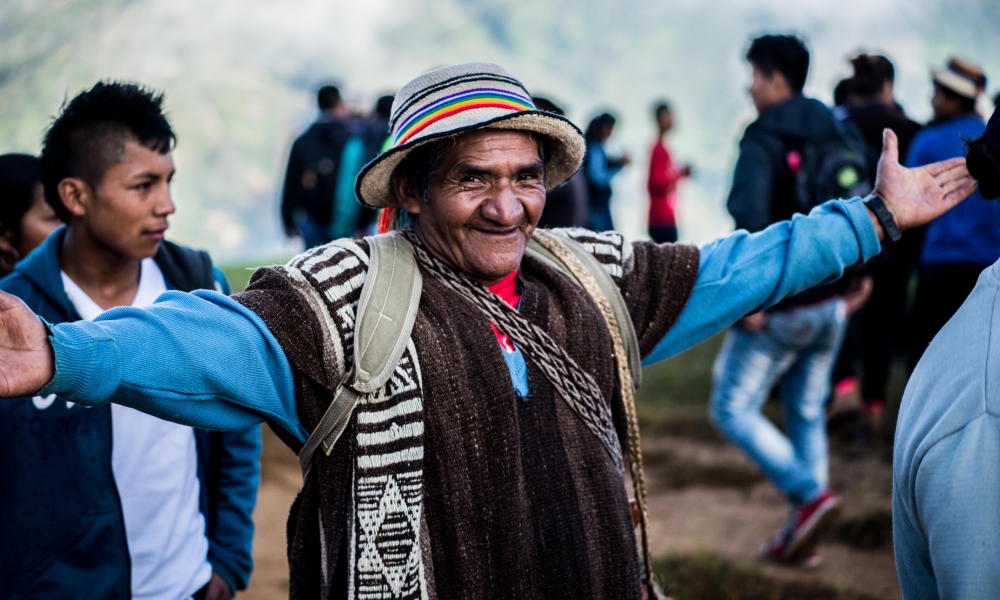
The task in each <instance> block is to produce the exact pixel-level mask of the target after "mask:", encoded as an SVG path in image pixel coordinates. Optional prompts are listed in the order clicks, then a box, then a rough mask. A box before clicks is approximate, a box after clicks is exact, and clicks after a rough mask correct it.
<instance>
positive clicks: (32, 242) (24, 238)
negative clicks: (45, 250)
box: [16, 183, 63, 257]
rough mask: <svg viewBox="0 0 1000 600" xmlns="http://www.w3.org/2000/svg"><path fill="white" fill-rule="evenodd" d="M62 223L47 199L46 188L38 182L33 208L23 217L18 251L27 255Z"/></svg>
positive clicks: (17, 245) (32, 203) (33, 198)
mask: <svg viewBox="0 0 1000 600" xmlns="http://www.w3.org/2000/svg"><path fill="white" fill-rule="evenodd" d="M62 224H63V223H62V221H60V220H59V217H58V216H56V211H54V210H53V209H52V207H51V206H49V203H48V202H46V201H45V188H44V187H42V184H40V183H38V184H36V185H35V191H34V194H33V195H32V200H31V208H29V209H28V211H27V212H25V213H24V216H23V217H21V235H20V236H19V238H18V240H17V244H16V248H17V251H18V252H19V253H20V255H21V256H22V257H24V256H27V255H28V253H29V252H31V251H32V250H34V249H35V248H37V247H38V246H40V245H41V244H42V242H44V241H45V238H47V237H49V234H50V233H52V232H53V231H55V230H56V229H58V228H59V226H60V225H62Z"/></svg>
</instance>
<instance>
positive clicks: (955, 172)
mask: <svg viewBox="0 0 1000 600" xmlns="http://www.w3.org/2000/svg"><path fill="white" fill-rule="evenodd" d="M975 190H976V180H975V179H973V178H972V176H971V175H969V170H968V169H967V168H966V167H965V159H964V158H952V159H950V160H945V161H941V162H936V163H932V164H929V165H925V166H923V167H918V168H914V169H907V168H906V167H904V166H902V165H900V164H899V140H898V139H897V138H896V134H895V133H893V131H892V130H891V129H885V130H884V131H883V132H882V157H881V158H880V159H879V161H878V171H877V174H876V176H875V193H876V194H878V196H879V197H880V198H882V200H883V202H885V204H886V207H887V208H888V209H889V211H890V212H891V213H892V214H893V217H894V218H895V220H896V225H897V226H898V227H899V229H900V230H906V229H911V228H913V227H918V226H920V225H923V224H925V223H929V222H931V221H933V220H934V219H936V218H938V217H940V216H941V215H943V214H944V213H946V212H948V211H949V210H951V209H952V208H954V207H955V206H956V205H957V204H958V203H959V202H961V201H962V200H965V199H966V198H968V197H969V195H970V194H971V193H972V192H974V191H975ZM873 220H874V216H873ZM876 223H877V220H876ZM876 229H878V230H879V232H880V236H881V235H882V233H883V232H882V228H881V226H880V225H876Z"/></svg>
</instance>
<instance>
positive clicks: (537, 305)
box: [0, 63, 974, 600]
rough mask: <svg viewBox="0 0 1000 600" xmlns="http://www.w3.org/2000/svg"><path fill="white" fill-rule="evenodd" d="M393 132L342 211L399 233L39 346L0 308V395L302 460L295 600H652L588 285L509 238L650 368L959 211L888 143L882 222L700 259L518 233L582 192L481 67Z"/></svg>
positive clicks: (311, 256)
mask: <svg viewBox="0 0 1000 600" xmlns="http://www.w3.org/2000/svg"><path fill="white" fill-rule="evenodd" d="M392 131H393V147H392V148H391V149H390V150H388V151H386V152H385V153H383V154H382V155H380V156H379V157H377V158H376V159H375V160H373V161H372V162H371V163H369V164H368V165H367V166H366V167H365V169H364V170H363V171H362V173H361V175H360V176H359V177H358V183H357V191H358V197H359V198H360V199H361V200H362V201H363V202H365V203H366V204H368V205H369V206H372V207H377V208H383V209H387V210H389V211H400V210H402V211H405V212H406V213H407V214H408V216H409V219H410V221H411V223H412V228H405V229H403V230H402V231H399V232H395V233H392V234H390V235H391V236H394V237H390V238H385V237H383V238H378V239H373V238H370V239H366V240H337V241H334V242H332V243H331V244H328V245H325V246H321V247H319V248H316V249H313V250H311V251H309V252H306V253H305V254H302V255H300V256H298V257H296V258H294V259H292V261H291V262H289V263H288V264H287V265H285V266H283V267H268V268H264V269H260V270H259V271H258V272H257V273H256V274H255V275H254V278H253V279H252V281H251V283H250V286H249V287H248V288H247V291H246V292H244V293H242V294H239V295H237V296H235V297H234V298H227V297H225V296H223V295H221V294H217V293H213V292H204V291H199V292H194V293H193V294H179V293H168V294H165V295H164V296H162V297H161V298H160V299H159V301H158V302H157V303H156V304H155V305H153V306H151V307H149V308H147V309H144V310H139V309H118V310H116V311H113V312H109V313H108V314H106V315H103V316H102V317H101V318H99V319H97V320H95V321H94V322H80V323H63V324H59V325H55V326H52V327H50V328H46V326H45V324H44V323H43V322H42V321H40V320H39V319H38V318H37V317H35V315H33V314H31V312H30V310H29V309H28V308H27V307H25V306H24V305H23V304H22V303H20V302H18V301H17V300H16V299H14V298H11V297H10V296H7V295H0V395H7V396H12V395H18V394H25V393H29V394H33V393H36V392H37V393H40V394H49V393H58V394H60V395H62V396H63V397H65V398H66V399H67V400H71V401H73V402H77V403H80V404H85V405H88V406H105V405H106V403H107V402H109V401H110V402H114V403H117V404H122V405H124V406H129V407H132V408H135V409H138V410H140V411H144V412H148V413H150V414H153V415H157V416H160V417H163V418H168V419H170V420H173V421H177V422H180V423H187V424H190V425H195V426H199V427H209V428H216V429H231V428H239V427H246V426H248V425H251V424H254V423H259V422H262V421H264V422H268V423H269V424H270V425H271V427H272V428H273V429H274V430H275V432H276V433H278V435H279V436H281V438H282V439H283V440H284V441H285V442H286V443H287V444H288V445H289V446H290V447H291V448H292V449H294V450H295V451H296V452H301V453H302V454H301V456H300V458H301V462H302V463H303V467H304V469H305V471H306V476H305V482H304V485H303V489H302V491H301V493H300V495H299V497H298V499H297V500H296V502H295V504H294V505H293V507H292V514H291V516H290V519H289V529H288V531H289V539H288V543H289V550H288V555H289V561H290V568H291V578H290V584H291V595H292V597H293V598H310V599H311V598H317V597H320V598H343V597H349V598H352V599H355V598H368V599H378V598H473V599H483V600H485V599H487V598H490V599H492V598H635V599H638V598H641V597H643V595H645V594H650V593H652V592H654V590H653V589H652V588H651V587H650V586H645V587H644V585H643V580H644V577H645V576H644V569H643V565H642V563H641V561H640V556H639V553H638V552H636V535H635V532H634V529H633V521H632V517H631V511H630V505H629V498H628V495H627V494H626V491H625V471H626V468H628V469H630V470H631V471H632V473H633V474H636V473H639V472H640V471H638V470H637V469H635V462H637V461H636V458H637V452H636V451H635V447H634V445H635V444H637V439H636V437H635V432H634V420H633V417H634V413H633V412H632V410H631V406H630V402H628V400H627V398H626V397H630V394H631V392H630V390H631V389H632V388H631V383H630V379H629V377H630V373H635V372H634V371H632V370H631V369H630V368H626V366H624V365H623V363H622V362H621V360H620V357H621V355H622V354H623V353H624V350H622V349H621V346H622V343H621V341H622V340H621V338H622V337H625V336H621V337H617V333H616V332H617V331H618V329H616V328H613V327H612V326H610V324H609V323H610V322H611V319H610V318H607V305H608V302H606V301H603V302H598V301H595V299H594V297H592V295H591V294H592V293H594V292H593V291H586V290H592V288H593V286H591V285H590V284H587V283H586V281H588V279H587V278H586V277H581V276H580V275H579V274H577V275H576V277H577V278H578V279H580V280H581V281H584V282H585V284H584V285H587V286H588V287H586V288H584V287H582V286H581V285H580V284H578V283H577V282H576V280H574V279H573V278H570V277H569V276H567V275H565V274H564V273H563V272H562V271H561V270H560V269H558V268H556V267H555V266H553V265H555V263H554V262H552V261H550V260H548V259H546V258H544V256H543V255H542V254H540V253H537V252H534V251H533V252H531V253H529V252H527V251H526V248H527V245H528V242H529V239H530V238H532V237H535V238H539V239H540V240H546V242H545V243H548V244H549V245H548V246H546V248H549V249H550V250H552V252H553V254H554V255H556V256H559V252H560V250H559V249H560V248H562V249H566V248H578V249H580V253H581V254H579V255H578V256H580V257H582V258H580V261H581V263H582V262H583V260H584V259H585V260H586V261H589V262H590V263H591V264H593V265H596V266H593V269H594V270H593V271H590V273H591V274H593V273H598V274H600V276H601V277H602V278H604V279H602V280H603V281H605V282H607V283H608V285H610V286H616V289H617V292H616V295H617V294H618V293H620V295H621V297H622V298H623V301H622V305H624V309H623V310H625V311H626V312H627V314H623V315H622V316H623V317H624V318H626V319H628V320H630V321H631V325H632V328H633V329H634V331H635V338H637V352H638V353H641V355H642V357H643V361H644V362H645V363H651V362H655V361H658V360H663V359H665V358H667V357H669V356H671V355H673V354H676V353H677V352H680V351H682V350H684V349H686V348H688V347H690V346H693V345H694V344H696V343H698V342H700V341H702V340H704V339H705V338H707V337H708V336H710V335H712V334H714V333H716V332H718V331H720V330H721V329H723V328H725V327H727V326H729V325H731V324H732V323H733V322H735V321H736V320H737V319H738V318H740V317H742V316H743V315H745V314H747V313H749V312H752V311H754V310H760V309H763V308H767V307H768V306H772V305H773V304H775V303H777V302H778V301H780V300H781V299H782V298H784V297H785V296H787V295H789V294H794V293H796V292H799V291H801V290H803V289H806V288H809V287H811V286H813V285H815V284H817V283H819V282H821V281H824V280H827V279H829V278H831V277H837V276H839V275H840V274H841V273H842V272H843V270H844V269H845V268H846V267H847V266H849V265H852V264H855V263H857V262H859V261H863V260H866V259H868V258H870V257H871V256H872V255H874V254H876V253H877V252H878V251H879V249H880V244H879V239H880V238H881V236H882V235H883V229H882V228H883V225H881V223H885V224H886V225H885V227H887V228H888V231H889V232H890V233H894V232H895V231H896V229H895V228H896V225H897V224H898V226H899V227H900V228H908V227H913V226H916V225H919V224H920V223H924V222H926V221H928V220H929V219H932V218H934V216H936V215H939V214H941V213H942V212H944V211H945V210H947V209H948V208H950V207H952V206H954V205H955V204H957V203H958V202H959V201H960V200H961V199H962V198H964V197H965V196H967V195H968V194H969V193H970V192H971V190H972V189H973V187H974V183H973V182H972V180H971V178H969V176H968V172H967V171H966V170H965V167H964V162H963V161H962V160H961V159H957V160H952V161H948V162H945V163H939V164H935V165H928V166H927V167H924V168H921V169H915V170H907V169H903V168H902V167H900V166H899V163H898V160H897V158H896V154H895V138H894V137H893V136H891V134H889V136H888V137H887V150H886V154H885V157H884V158H883V161H882V167H881V170H880V173H879V176H880V181H879V187H878V191H879V197H880V198H881V199H879V197H872V198H869V199H868V202H869V203H870V204H868V205H866V203H865V202H863V201H862V200H861V199H853V200H847V201H833V202H829V203H826V204H824V205H822V206H820V207H818V208H816V209H815V210H814V211H813V212H812V213H811V214H810V215H809V216H808V217H801V216H800V217H797V218H795V219H793V220H791V221H787V222H783V223H778V224H775V225H773V226H772V227H770V228H768V229H766V230H764V231H762V232H760V233H758V234H754V235H751V234H748V233H746V232H745V231H741V232H737V233H734V234H732V235H731V236H729V237H726V238H723V239H720V240H717V241H715V242H712V243H710V244H708V245H707V246H705V247H703V248H701V249H700V250H699V249H697V248H695V247H692V246H679V245H672V244H664V245H658V244H654V243H650V242H637V243H635V244H632V243H630V242H629V241H628V240H626V239H625V238H623V237H622V236H621V235H618V234H616V233H614V232H606V233H594V232H589V231H585V230H581V229H572V230H555V231H553V232H550V233H546V234H540V233H539V232H536V231H535V225H536V224H537V222H538V219H539V216H540V214H541V211H542V208H543V205H544V202H545V192H546V190H547V189H552V188H553V187H555V186H558V185H559V184H561V183H563V182H564V181H566V180H567V179H568V178H569V177H570V176H572V175H573V173H574V172H575V171H576V170H577V169H578V168H579V167H580V164H581V162H582V160H583V154H584V142H583V136H582V135H581V134H580V132H579V130H577V129H576V128H575V127H574V126H573V125H572V124H571V123H570V122H569V121H567V120H565V119H563V118H562V117H559V116H557V115H554V114H551V113H545V112H542V111H538V110H535V108H534V106H533V105H532V103H531V100H530V96H529V95H528V93H527V91H526V90H525V89H524V87H523V86H522V85H521V83H520V82H519V81H517V80H516V79H514V78H513V77H512V76H511V75H510V74H509V73H508V72H507V71H505V70H504V69H502V68H501V67H499V66H497V65H493V64H489V63H468V64H462V65H456V66H452V67H447V68H444V69H439V70H436V71H432V72H430V73H427V74H425V75H422V76H420V77H418V78H417V79H415V80H413V81H411V82H410V83H408V84H407V85H406V86H404V87H403V88H402V89H401V90H400V91H399V93H398V94H397V95H396V100H395V102H394V105H393V116H392ZM869 205H871V206H873V207H874V208H873V209H869V208H868V206H869ZM873 210H874V212H873ZM876 212H877V213H879V214H881V215H882V216H881V217H877V215H876ZM892 215H895V220H893V216H892ZM384 222H385V221H384ZM553 240H556V242H553ZM559 240H562V241H559ZM570 240H574V241H572V242H571V241H570ZM386 241H388V242H389V243H391V245H392V246H393V247H395V248H399V247H400V244H402V245H403V246H404V247H405V248H406V249H408V251H409V252H412V255H413V257H414V258H415V260H416V265H417V266H418V267H419V273H420V274H421V276H422V279H423V286H422V292H421V295H420V296H419V305H418V306H417V310H416V312H415V315H414V316H413V327H412V332H411V333H410V334H409V339H405V338H403V339H402V342H404V344H403V346H399V348H400V350H399V351H400V352H401V354H400V355H398V362H397V363H396V364H395V369H394V370H393V371H391V377H390V378H388V380H385V382H384V385H381V387H376V388H375V389H374V390H373V391H372V390H369V391H368V392H367V393H364V394H361V395H360V396H359V400H358V403H357V405H356V406H354V407H353V411H348V412H347V413H346V414H347V415H348V417H347V421H346V422H345V429H344V431H343V434H342V435H341V436H340V437H339V438H337V441H336V442H335V443H333V444H331V445H328V446H326V447H323V446H320V447H319V448H316V446H315V445H313V441H314V440H315V439H316V437H315V435H311V432H313V431H314V430H319V431H322V430H323V429H324V427H325V426H327V425H329V417H330V416H331V415H333V414H335V413H337V411H336V410H333V409H336V407H337V406H338V405H339V402H340V399H341V398H342V397H343V385H342V384H343V383H344V382H348V381H349V380H350V378H351V377H352V376H353V375H356V374H354V373H353V371H354V366H353V365H354V364H355V362H354V360H352V356H354V343H355V321H356V320H357V318H358V317H359V306H366V307H367V308H366V310H370V309H371V308H372V307H371V305H370V304H369V300H370V298H371V296H370V295H366V296H362V291H363V290H367V289H369V288H365V283H366V279H367V278H368V276H369V270H370V268H374V267H373V265H374V264H375V263H376V260H378V261H379V262H378V264H379V267H378V269H382V267H383V266H384V264H383V263H381V261H382V260H384V258H378V259H373V258H372V257H373V256H375V257H379V256H381V257H384V256H386V255H382V254H376V253H374V250H373V249H375V248H381V247H383V245H382V244H383V242H386ZM543 245H544V244H543ZM560 260H563V259H562V258H560ZM570 262H572V261H570ZM393 264H395V263H393ZM567 264H569V263H567ZM570 270H571V271H572V269H570ZM377 272H379V273H383V272H384V271H381V270H379V271H377ZM378 277H379V276H376V277H374V278H373V279H376V280H377V279H378ZM596 279H597V277H594V280H596ZM404 287H405V288H406V289H410V284H407V285H406V286H397V287H393V286H391V285H390V291H393V290H395V291H399V292H400V293H404V294H405V289H403V288H404ZM612 289H615V288H612ZM603 297H604V298H605V299H607V298H608V297H609V296H608V295H604V296H603ZM379 306H381V307H382V308H383V310H384V308H385V305H379ZM384 315H385V313H384V312H380V313H378V316H379V321H378V322H379V323H382V321H381V318H382V317H383V316H384ZM606 319H607V322H606ZM386 323H390V322H388V321H387V322H386ZM387 326H388V327H390V328H391V327H392V326H393V325H391V324H390V325H387ZM377 331H378V330H377V329H376V332H377ZM373 338H374V334H373V336H372V337H368V338H366V339H365V344H370V343H371V342H372V339H373ZM630 339H631V338H630ZM376 341H377V340H376ZM385 341H386V340H382V342H385ZM389 341H391V340H389ZM359 343H360V342H359ZM404 346H405V347H404ZM366 347H367V346H366ZM635 375H638V373H635ZM38 390H40V391H38ZM328 411H331V412H328ZM340 414H345V413H340ZM320 439H325V436H322V437H321V438H320ZM313 448H315V449H318V450H319V449H321V450H322V451H318V452H315V453H314V454H312V453H311V451H312V449H313ZM626 457H627V458H626ZM626 463H627V464H626ZM25 476H26V475H25ZM637 489H641V486H639V487H638V488H637ZM638 500H639V504H640V505H641V495H640V498H639V499H638ZM639 516H640V517H642V516H643V515H642V511H641V510H640V511H639ZM644 545H645V544H644ZM646 573H647V574H648V571H646ZM646 582H647V583H648V578H647V579H646Z"/></svg>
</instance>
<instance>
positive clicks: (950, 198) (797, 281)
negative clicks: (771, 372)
mask: <svg viewBox="0 0 1000 600" xmlns="http://www.w3.org/2000/svg"><path fill="white" fill-rule="evenodd" d="M897 148H898V141H897V139H896V136H895V134H894V133H893V132H892V131H891V130H888V129H887V130H885V133H884V147H883V151H882V158H881V160H879V165H878V177H877V180H876V184H875V189H876V193H877V194H878V195H879V197H880V198H882V199H883V200H884V201H885V204H886V206H887V208H888V209H889V210H890V211H891V212H892V213H893V216H894V218H895V221H896V224H897V225H898V226H899V228H900V229H901V230H906V229H909V228H912V227H917V226H919V225H923V224H924V223H927V222H929V221H932V220H933V219H935V218H937V217H938V216H940V215H942V214H944V213H945V212H947V211H948V210H950V209H951V208H952V207H954V206H955V205H957V204H958V203H959V202H961V201H962V200H964V199H965V198H966V197H968V196H969V194H971V193H972V192H973V191H974V190H975V180H973V179H972V177H970V176H969V173H968V170H966V168H965V161H964V159H961V158H956V159H952V160H948V161H944V162H939V163H934V164H931V165H927V166H925V167H921V168H919V169H906V168H903V167H902V166H900V164H899V156H898V150H897ZM884 236H885V232H884V231H883V230H882V226H881V225H880V224H879V221H878V220H877V218H876V217H875V215H874V214H873V213H872V212H871V211H870V210H869V209H867V208H865V206H864V205H863V204H862V203H861V202H860V200H853V201H847V202H828V203H826V204H824V205H822V206H820V207H818V208H816V209H814V210H813V211H812V213H810V215H809V216H808V217H802V216H799V217H796V218H794V219H792V220H790V221H784V222H781V223H776V224H774V225H772V226H771V227H768V228H767V229H765V230H764V231H761V232H759V233H756V234H748V233H747V232H746V231H737V232H735V233H733V234H731V235H730V236H728V237H725V238H722V239H719V240H716V241H714V242H712V243H710V244H708V245H706V246H705V247H704V248H702V257H701V265H700V267H699V271H698V280H697V281H696V283H695V287H694V289H693V290H692V292H691V297H690V298H689V299H688V302H687V305H686V306H685V308H684V311H683V312H682V313H681V315H680V316H679V317H678V319H677V322H676V323H675V324H674V326H673V327H672V328H671V329H670V331H669V332H668V333H667V335H666V336H665V337H664V338H663V340H661V341H660V343H659V344H657V345H656V347H655V348H654V349H653V351H652V352H651V353H650V354H649V356H647V357H646V358H645V360H644V361H643V364H652V363H654V362H657V361H660V360H663V359H666V358H669V357H670V356H673V355H674V354H677V353H678V352H682V351H684V350H686V349H687V348H690V347H691V346H694V345H695V344H697V343H699V342H701V341H703V340H705V339H706V338H708V337H709V336H711V335H713V334H715V333H717V332H719V331H721V330H723V329H725V328H726V327H729V326H730V325H732V324H733V323H735V322H736V321H737V320H738V319H740V318H742V317H743V316H744V315H746V314H748V313H751V312H756V311H758V310H762V309H765V308H768V307H770V306H773V305H774V304H776V303H777V302H779V301H780V300H781V299H783V298H786V297H788V296H790V295H792V294H795V293H798V292H801V291H803V290H806V289H809V288H811V287H813V286H816V285H819V284H821V283H824V282H826V281H828V280H832V279H836V278H837V277H840V275H841V274H843V271H844V269H845V268H846V267H848V266H851V265H853V264H856V263H858V262H863V261H865V260H868V259H869V258H871V257H872V256H874V255H875V254H877V253H878V252H879V250H880V246H879V240H881V239H882V238H883V237H884Z"/></svg>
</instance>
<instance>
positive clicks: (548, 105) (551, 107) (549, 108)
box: [531, 96, 566, 116]
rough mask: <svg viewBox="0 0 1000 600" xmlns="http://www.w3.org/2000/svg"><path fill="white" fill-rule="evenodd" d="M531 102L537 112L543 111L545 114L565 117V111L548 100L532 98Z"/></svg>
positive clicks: (539, 97)
mask: <svg viewBox="0 0 1000 600" xmlns="http://www.w3.org/2000/svg"><path fill="white" fill-rule="evenodd" d="M531 101H532V102H533V103H534V104H535V108H536V109H538V110H544V111H545V112H550V113H552V114H554V115H559V116H565V115H566V111H564V110H563V109H562V107H561V106H559V105H558V104H556V103H555V102H553V101H551V100H549V99H548V98H544V97H542V96H532V97H531Z"/></svg>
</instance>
